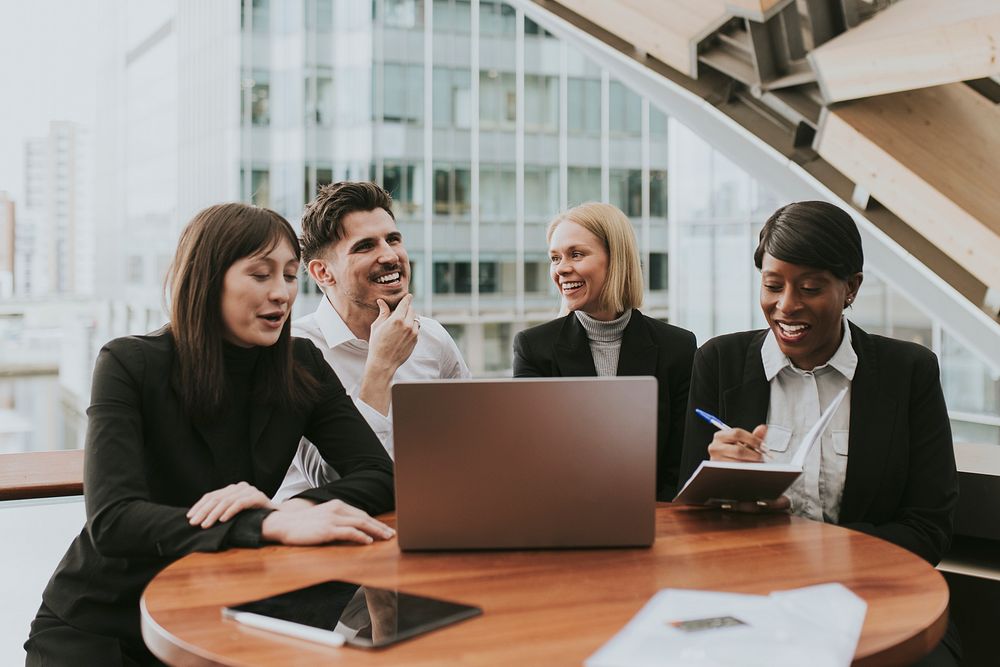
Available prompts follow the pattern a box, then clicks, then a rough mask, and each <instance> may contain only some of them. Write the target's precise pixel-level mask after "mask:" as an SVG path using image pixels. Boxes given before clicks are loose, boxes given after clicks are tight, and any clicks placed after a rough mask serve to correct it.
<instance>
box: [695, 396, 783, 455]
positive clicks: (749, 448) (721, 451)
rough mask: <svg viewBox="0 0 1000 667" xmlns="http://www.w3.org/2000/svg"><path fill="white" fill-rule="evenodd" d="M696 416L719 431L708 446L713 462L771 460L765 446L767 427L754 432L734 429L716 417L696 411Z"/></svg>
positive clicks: (760, 427) (756, 429)
mask: <svg viewBox="0 0 1000 667" xmlns="http://www.w3.org/2000/svg"><path fill="white" fill-rule="evenodd" d="M695 414H697V415H698V416H699V417H701V418H702V419H704V420H705V421H707V422H708V423H709V424H711V425H712V426H714V427H715V428H717V429H718V431H716V433H715V435H714V436H713V437H712V443H711V444H710V445H709V446H708V454H709V458H710V459H711V460H712V461H758V462H759V461H766V460H769V459H770V458H771V455H770V454H769V453H768V451H767V445H765V444H764V436H765V435H766V434H767V426H766V425H764V424H761V425H760V426H758V427H757V428H755V429H754V430H753V432H752V433H751V432H749V431H745V430H744V429H741V428H732V427H730V426H728V425H727V424H726V423H725V422H723V421H722V420H721V419H719V418H718V417H716V416H715V415H713V414H711V413H709V412H705V411H704V410H701V409H696V410H695Z"/></svg>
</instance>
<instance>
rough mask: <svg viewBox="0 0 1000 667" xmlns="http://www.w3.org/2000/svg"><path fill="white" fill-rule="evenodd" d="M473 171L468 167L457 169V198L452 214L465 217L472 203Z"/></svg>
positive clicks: (455, 197)
mask: <svg viewBox="0 0 1000 667" xmlns="http://www.w3.org/2000/svg"><path fill="white" fill-rule="evenodd" d="M471 197H472V171H471V169H469V168H468V167H456V168H455V196H454V200H453V201H454V205H453V208H452V212H454V213H455V214H457V215H465V214H467V213H468V212H469V208H470V205H471V202H472V199H471Z"/></svg>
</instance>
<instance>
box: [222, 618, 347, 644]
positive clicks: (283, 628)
mask: <svg viewBox="0 0 1000 667" xmlns="http://www.w3.org/2000/svg"><path fill="white" fill-rule="evenodd" d="M229 617H230V618H231V619H233V620H234V621H236V622H237V623H242V624H243V625H249V626H250V627H251V628H257V629H258V630H267V631H268V632H277V633H280V634H283V635H289V636H291V637H297V638H299V639H305V640H306V641H311V642H319V643H321V644H327V645H328V646H343V645H344V642H345V641H347V638H346V637H344V635H342V634H340V633H339V632H334V631H333V630H321V629H320V628H310V627H307V626H304V625H299V624H298V623H292V622H290V621H283V620H281V619H280V618H270V617H268V616H261V615H260V614H252V613H250V612H246V611H238V612H234V613H231V614H229Z"/></svg>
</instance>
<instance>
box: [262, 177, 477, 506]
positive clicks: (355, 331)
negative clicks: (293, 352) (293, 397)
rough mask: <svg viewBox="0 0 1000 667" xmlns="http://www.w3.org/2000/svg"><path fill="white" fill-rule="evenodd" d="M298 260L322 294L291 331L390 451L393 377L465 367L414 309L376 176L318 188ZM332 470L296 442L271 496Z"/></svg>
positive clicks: (442, 374)
mask: <svg viewBox="0 0 1000 667" xmlns="http://www.w3.org/2000/svg"><path fill="white" fill-rule="evenodd" d="M302 259H303V261H304V262H305V263H306V267H307V268H308V270H309V275H310V276H311V277H312V279H313V280H314V281H315V282H316V284H317V285H318V286H319V288H320V290H321V291H322V292H323V295H324V298H323V300H322V301H321V302H320V305H319V307H318V308H317V309H316V312H314V313H312V314H310V315H306V316H305V317H302V318H299V319H297V320H295V321H294V322H293V323H292V334H293V335H295V336H301V337H303V338H308V339H309V340H311V341H312V342H313V343H315V344H316V347H318V348H319V349H320V351H321V352H322V353H323V356H324V358H325V359H326V361H327V363H329V364H330V366H331V367H332V368H333V370H334V371H335V372H336V373H337V375H338V377H340V380H341V382H343V383H344V387H346V388H347V393H348V394H350V396H351V397H352V399H353V400H354V404H355V405H356V406H357V408H358V410H359V411H360V412H361V415H362V416H363V417H364V418H365V419H366V420H367V421H368V424H369V425H370V426H371V427H372V430H373V431H375V434H376V435H377V436H378V438H379V440H381V441H382V444H383V446H384V447H385V448H386V451H388V452H389V456H392V453H393V447H392V419H391V417H390V410H389V408H390V388H391V386H392V383H393V382H394V381H397V380H426V379H434V378H462V377H468V376H469V369H468V368H467V367H466V365H465V361H464V360H463V359H462V355H461V353H460V352H459V351H458V347H457V346H456V345H455V341H453V340H452V339H451V336H449V335H448V332H447V331H445V329H444V327H443V326H441V325H440V324H439V323H438V322H436V321H434V320H432V319H430V318H427V317H419V318H418V317H417V316H416V313H415V312H414V309H413V295H411V294H410V293H409V287H410V260H409V257H408V256H407V254H406V248H405V247H404V246H403V236H402V234H400V232H399V228H398V227H397V226H396V220H395V218H394V216H393V213H392V198H391V197H390V196H389V193H388V192H386V191H385V190H383V189H382V188H381V187H379V186H378V185H376V184H375V183H361V182H343V183H333V184H331V185H327V186H324V187H323V188H321V189H320V191H319V194H318V195H317V196H316V199H314V200H313V201H312V202H310V203H309V205H308V206H306V210H305V212H304V213H303V215H302ZM337 476H338V475H337V473H336V471H334V470H333V469H332V468H330V467H329V466H328V465H327V464H326V463H325V462H324V461H323V459H322V457H321V456H320V455H319V452H318V451H317V450H316V448H315V447H313V446H312V444H311V443H309V442H308V441H306V440H303V441H302V443H301V444H300V445H299V450H298V453H297V454H296V455H295V460H294V461H293V462H292V465H291V467H290V468H289V470H288V475H287V476H286V477H285V481H284V482H283V483H282V485H281V489H280V490H279V491H278V493H277V494H276V495H275V499H276V500H284V499H286V498H290V497H291V496H293V495H295V494H297V493H300V492H302V491H304V490H306V489H309V488H313V487H316V486H321V485H323V484H326V483H327V482H329V481H332V480H334V479H337ZM296 502H298V501H296Z"/></svg>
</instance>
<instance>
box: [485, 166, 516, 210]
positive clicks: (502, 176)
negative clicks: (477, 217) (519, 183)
mask: <svg viewBox="0 0 1000 667" xmlns="http://www.w3.org/2000/svg"><path fill="white" fill-rule="evenodd" d="M479 190H480V195H479V201H480V206H481V209H482V215H483V217H484V218H492V219H496V218H506V219H508V220H512V219H513V218H514V214H515V211H514V203H515V201H514V200H515V187H514V169H513V166H512V165H510V166H508V165H503V166H501V165H487V164H484V165H482V166H481V168H480V172H479Z"/></svg>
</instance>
